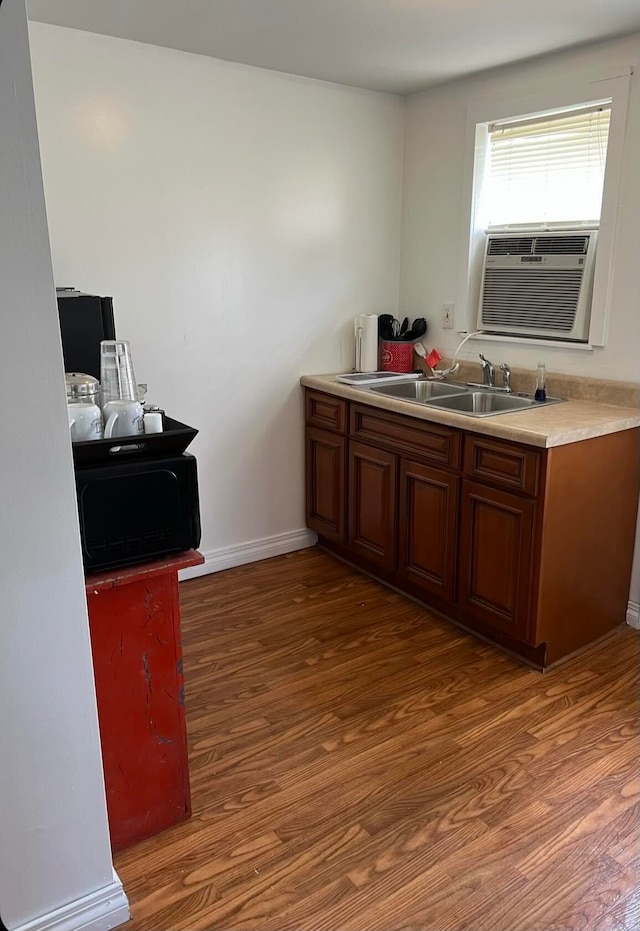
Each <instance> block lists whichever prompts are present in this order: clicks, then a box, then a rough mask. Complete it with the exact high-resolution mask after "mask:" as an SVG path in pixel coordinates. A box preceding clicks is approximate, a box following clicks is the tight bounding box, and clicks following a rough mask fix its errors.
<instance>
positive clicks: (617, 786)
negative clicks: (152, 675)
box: [115, 550, 640, 931]
mask: <svg viewBox="0 0 640 931" xmlns="http://www.w3.org/2000/svg"><path fill="white" fill-rule="evenodd" d="M181 594H182V602H183V644H184V659H185V680H186V706H187V726H188V733H189V745H190V759H191V788H192V795H193V817H192V818H191V820H190V821H188V822H186V823H184V824H182V825H179V826H177V827H175V828H172V829H171V830H169V831H165V832H164V833H162V834H160V835H158V836H156V837H155V838H152V839H151V840H149V841H145V842H143V843H141V844H138V845H136V846H135V847H132V848H130V849H129V850H126V851H123V852H122V853H120V854H118V855H117V856H116V858H115V865H116V869H117V871H118V873H119V875H120V877H121V879H122V881H123V882H124V886H125V889H126V891H127V893H128V895H129V898H130V901H131V905H132V914H133V921H132V922H131V923H130V924H129V925H127V928H128V929H129V931H151V929H154V931H158V929H174V931H187V929H236V928H237V929H264V931H284V929H309V931H324V929H326V931H329V929H331V931H336V929H345V931H346V929H354V931H355V929H359V931H365V929H366V931H369V929H381V931H382V929H386V931H396V929H433V931H436V929H437V931H448V929H449V931H518V929H522V931H564V929H572V931H574V929H575V931H579V929H585V931H632V929H633V931H635V929H637V928H638V927H640V891H639V883H638V880H639V862H638V860H639V842H638V828H639V817H638V815H639V777H638V762H639V756H638V704H639V701H638V698H639V693H638V658H639V650H638V634H637V632H636V631H633V630H631V629H630V628H628V627H624V626H623V627H620V628H619V629H618V630H617V631H616V632H614V634H612V635H611V636H610V637H609V638H608V639H607V640H606V641H605V642H602V643H601V644H599V645H597V646H596V647H594V648H592V649H591V650H590V651H588V652H586V653H584V654H582V656H580V657H577V658H575V659H573V660H571V661H570V662H568V663H566V664H565V665H564V666H562V667H560V668H558V669H556V670H553V671H551V672H549V673H546V674H544V675H543V674H541V673H538V672H535V671H533V670H530V669H528V668H527V667H525V666H523V665H521V664H519V663H518V662H517V661H515V660H513V659H511V658H509V657H507V656H505V655H503V654H502V653H500V652H498V651H497V650H495V649H494V648H492V647H490V646H488V645H486V644H483V643H481V642H479V641H477V640H475V639H474V638H472V637H470V636H467V635H466V634H464V633H462V632H460V631H458V630H456V628H454V627H453V626H451V625H449V624H448V623H446V622H445V621H443V620H441V619H438V618H437V617H434V616H432V615H430V614H429V613H428V612H427V611H425V610H424V609H423V608H420V607H418V606H417V605H415V604H413V603H411V602H409V601H407V600H406V599H404V598H403V597H401V596H400V595H397V594H395V593H393V592H390V591H388V590H387V589H385V588H383V587H382V586H380V585H378V584H377V583H375V582H373V581H371V580H369V579H367V578H365V577H363V576H361V575H359V574H357V573H356V572H354V571H352V570H351V569H349V568H347V567H346V566H344V565H342V564H341V563H340V562H338V561H336V560H334V559H333V558H332V557H330V556H327V555H325V554H323V553H321V552H320V551H318V550H305V551H303V552H299V553H294V554H292V555H290V556H283V557H279V558H277V559H271V560H268V561H265V562H262V563H257V564H253V565H250V566H244V567H242V568H239V569H233V570H229V571H227V572H224V573H219V574H216V575H211V576H207V577H204V578H202V579H197V580H193V581H191V582H187V583H184V584H183V585H182V586H181Z"/></svg>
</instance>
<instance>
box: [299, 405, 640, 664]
mask: <svg viewBox="0 0 640 931" xmlns="http://www.w3.org/2000/svg"><path fill="white" fill-rule="evenodd" d="M363 397H365V396H364V395H363ZM306 412H307V523H308V525H309V527H311V528H312V529H314V530H316V531H317V533H318V536H319V542H320V544H321V545H322V546H324V547H325V548H326V549H328V550H331V551H332V552H334V553H336V554H337V555H338V556H340V557H341V558H343V559H347V560H351V561H353V563H354V565H356V566H358V567H360V568H362V569H364V570H365V571H367V572H370V573H371V574H372V575H374V576H376V577H377V578H379V579H380V580H382V581H383V582H385V583H387V584H390V585H392V586H393V587H394V588H398V589H400V590H403V591H405V592H406V593H407V594H409V595H411V596H412V597H413V598H416V599H418V600H423V601H424V602H425V603H426V604H429V605H431V606H433V607H435V608H437V609H438V610H439V611H441V612H442V613H444V614H446V615H447V616H448V617H449V618H450V619H451V620H452V621H453V622H454V623H457V624H460V625H462V626H464V627H465V628H466V629H468V630H472V631H475V632H476V633H478V634H480V635H481V636H483V637H485V638H489V639H490V640H492V641H493V642H495V643H497V644H499V645H500V646H502V647H505V648H507V649H509V650H511V651H512V652H515V653H517V654H519V655H520V656H522V657H523V658H525V659H526V660H527V661H529V662H531V663H532V664H534V665H536V666H538V667H539V668H545V667H547V666H548V665H550V664H552V663H555V662H557V661H558V660H560V659H563V658H564V657H566V656H568V655H570V654H571V653H573V652H575V651H576V650H577V649H579V648H580V647H583V646H586V645H587V644H589V643H591V642H593V641H594V640H596V639H597V638H598V637H601V636H603V635H604V634H606V633H607V632H608V631H610V630H612V629H613V628H614V627H616V626H617V625H618V624H621V623H623V622H624V619H625V613H626V606H627V599H628V594H629V582H630V576H631V560H632V554H633V540H634V534H635V526H636V524H635V521H636V510H637V503H638V489H639V484H640V478H639V476H640V446H639V444H638V434H639V432H640V431H639V430H638V429H630V430H624V431H621V432H617V433H613V434H607V435H603V436H598V437H594V438H592V439H588V440H582V441H579V442H576V443H570V444H566V445H562V446H559V447H554V448H551V449H545V448H539V447H532V446H528V445H526V444H523V443H513V442H510V441H508V440H503V439H497V438H494V437H489V436H486V435H484V434H482V433H476V432H473V431H471V430H462V429H455V428H453V427H449V426H446V425H443V424H435V423H432V422H431V421H428V420H423V419H420V418H416V417H411V416H410V415H404V414H398V413H395V412H393V411H389V410H382V409H380V408H378V407H375V406H372V405H367V404H366V403H359V402H358V403H353V402H352V403H349V402H348V401H347V400H345V398H341V397H336V396H333V395H330V394H323V393H322V392H319V391H316V390H311V389H307V392H306Z"/></svg>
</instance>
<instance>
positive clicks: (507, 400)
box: [366, 378, 564, 417]
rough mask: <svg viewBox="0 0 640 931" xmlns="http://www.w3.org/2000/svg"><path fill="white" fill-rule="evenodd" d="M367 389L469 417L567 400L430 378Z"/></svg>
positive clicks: (503, 412)
mask: <svg viewBox="0 0 640 931" xmlns="http://www.w3.org/2000/svg"><path fill="white" fill-rule="evenodd" d="M366 390H368V391H371V392H372V393H373V394H382V395H384V396H385V397H389V398H398V399H399V400H400V399H401V400H403V401H413V402H414V403H417V404H426V405H428V406H429V407H433V408H434V409H436V410H443V411H451V412H453V413H455V414H466V415H467V416H469V417H493V416H494V415H495V414H509V413H511V412H513V411H521V410H528V409H531V408H538V407H544V406H546V405H547V404H557V403H558V402H559V401H562V400H564V398H547V400H546V401H536V400H535V399H534V398H532V397H530V396H528V395H524V394H517V393H509V394H507V393H506V392H502V391H500V390H499V389H496V388H477V387H475V386H473V385H462V384H457V383H454V382H445V381H430V380H429V379H427V378H420V379H413V380H407V381H397V382H393V383H391V384H386V385H372V386H370V387H369V388H367V389H366Z"/></svg>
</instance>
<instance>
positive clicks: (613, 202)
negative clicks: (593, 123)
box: [457, 72, 631, 349]
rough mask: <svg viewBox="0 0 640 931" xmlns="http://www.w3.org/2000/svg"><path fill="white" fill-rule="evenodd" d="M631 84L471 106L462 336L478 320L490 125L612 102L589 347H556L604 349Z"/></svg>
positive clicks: (612, 81)
mask: <svg viewBox="0 0 640 931" xmlns="http://www.w3.org/2000/svg"><path fill="white" fill-rule="evenodd" d="M630 80H631V72H630V73H629V74H626V75H622V76H620V77H615V78H605V79H604V80H600V81H593V82H591V83H589V84H581V85H571V86H569V85H568V86H566V87H564V88H561V89H558V90H552V91H551V90H550V91H548V92H547V93H542V94H537V95H535V96H532V97H520V98H512V99H485V100H474V101H471V103H470V104H469V109H468V113H467V133H466V151H465V176H464V187H463V202H462V221H461V231H462V241H463V247H462V250H461V253H462V254H461V261H460V271H459V286H458V300H457V306H458V308H459V309H460V311H461V313H459V314H457V316H458V320H459V326H460V329H459V332H460V333H468V332H472V331H474V330H475V328H476V320H477V315H478V301H479V299H480V279H481V274H482V260H483V257H484V244H485V232H484V227H483V226H481V225H480V222H479V218H478V214H479V203H480V190H481V185H482V179H483V177H484V173H485V166H486V158H487V155H488V151H489V125H490V124H491V123H494V122H496V121H498V120H510V119H517V118H519V117H535V116H540V115H543V114H548V113H552V112H553V111H554V110H555V111H557V112H562V111H564V110H568V109H571V108H572V107H580V106H584V105H585V104H596V103H601V102H603V101H609V100H611V123H610V126H609V142H608V146H607V160H606V164H605V179H604V189H603V194H602V211H601V214H600V232H599V234H598V250H597V253H596V261H595V269H594V280H593V299H592V302H591V320H590V325H589V343H588V345H587V346H585V344H584V343H581V344H579V343H574V344H572V343H569V342H560V341H558V343H557V345H558V346H562V348H564V349H572V348H576V349H585V348H593V347H596V346H605V345H606V341H607V334H608V329H609V318H610V313H611V293H612V288H613V281H612V278H613V276H612V269H613V259H614V247H615V235H616V227H617V221H618V205H619V202H620V188H621V183H622V165H623V153H624V140H625V132H626V125H627V113H628V109H629V87H630ZM478 338H479V339H495V340H500V341H502V342H510V343H524V344H531V343H534V344H540V343H542V342H544V344H545V345H555V342H554V341H550V340H532V339H521V338H518V337H517V336H494V337H491V336H488V335H485V334H483V335H482V336H479V337H478Z"/></svg>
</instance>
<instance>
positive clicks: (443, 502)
mask: <svg viewBox="0 0 640 931" xmlns="http://www.w3.org/2000/svg"><path fill="white" fill-rule="evenodd" d="M459 484H460V479H459V478H458V477H457V476H456V475H452V474H451V473H449V472H445V471H444V470H442V469H434V468H432V467H431V466H426V465H423V464H422V463H419V462H412V461H409V460H406V459H403V460H402V461H401V463H400V519H399V533H398V539H399V554H398V570H399V572H400V574H401V575H402V576H404V577H405V578H406V579H407V580H409V581H410V582H413V583H414V584H415V585H417V586H419V587H420V588H421V589H423V590H424V591H425V592H427V593H428V594H430V595H434V596H435V597H436V598H439V599H440V600H441V601H444V602H452V601H453V600H454V598H455V570H456V542H457V528H458V486H459Z"/></svg>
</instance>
